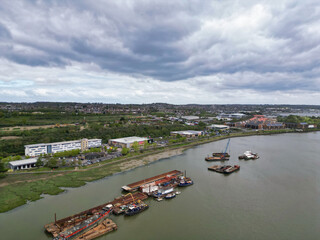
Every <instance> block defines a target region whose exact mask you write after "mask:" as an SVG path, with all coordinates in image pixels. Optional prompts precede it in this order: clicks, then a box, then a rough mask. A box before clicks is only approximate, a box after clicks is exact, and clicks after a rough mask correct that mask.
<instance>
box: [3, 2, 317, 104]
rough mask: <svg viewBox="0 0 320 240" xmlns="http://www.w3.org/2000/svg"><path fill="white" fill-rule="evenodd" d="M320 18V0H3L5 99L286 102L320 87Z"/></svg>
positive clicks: (315, 92)
mask: <svg viewBox="0 0 320 240" xmlns="http://www.w3.org/2000/svg"><path fill="white" fill-rule="evenodd" d="M319 26H320V7H319V5H318V3H317V1H313V0H307V1H305V2H303V3H301V2H300V1H268V2H261V3H257V2H256V1H241V2H239V1H231V0H230V1H229V0H226V1H204V0H201V1H200V0H193V1H182V0H177V1H164V0H162V1H152V2H150V1H146V0H145V1H144V0H136V1H125V0H118V1H100V0H96V1H91V2H88V1H77V2H71V1H67V0H66V1H54V0H52V1H9V0H4V1H2V4H1V5H0V59H1V63H2V64H1V66H0V70H2V71H0V87H1V89H4V90H3V91H4V92H3V94H4V95H2V97H0V98H1V99H0V100H2V101H6V99H7V96H11V95H10V91H9V90H5V89H6V88H10V87H12V86H15V87H16V88H17V90H19V91H22V92H24V91H25V89H26V88H27V89H28V91H26V92H25V95H21V94H20V95H19V98H18V99H20V100H21V101H24V100H28V101H34V100H46V99H50V100H52V101H54V100H59V101H60V100H64V99H66V98H67V99H71V100H72V98H73V99H80V101H81V100H83V99H86V100H88V101H96V100H101V101H103V102H107V101H114V102H130V99H131V100H132V101H135V102H153V100H152V96H151V95H149V92H151V93H152V94H154V96H157V99H159V100H160V101H161V99H163V101H167V102H174V103H178V102H179V103H183V102H190V101H194V102H201V103H208V102H207V101H206V100H205V98H204V99H201V98H199V97H192V91H194V92H200V93H203V94H209V95H208V96H210V98H209V99H211V100H212V101H215V102H220V103H223V101H226V98H225V97H224V94H225V95H226V96H229V93H230V92H234V93H239V94H240V95H242V98H243V93H246V92H250V94H251V96H256V97H257V99H256V101H262V102H263V101H266V103H267V102H271V101H274V97H272V96H279V95H281V96H283V98H281V101H284V102H286V101H285V99H286V98H288V99H289V98H290V97H289V96H291V95H290V94H298V95H299V96H303V94H306V95H308V94H317V93H318V92H319V90H320V89H319V83H320V82H319V81H320V80H319V67H318V66H319V63H320V62H319V60H320V59H319V56H320V46H319V44H320V27H319ZM141 81H142V82H144V81H147V82H144V83H143V84H140V83H141ZM119 83H121V84H119ZM134 85H137V86H139V89H134V88H133V86H134ZM162 85H163V86H162ZM101 86H103V87H102V88H101ZM106 86H108V87H106ZM154 86H157V87H156V88H154ZM164 86H170V88H167V87H164ZM97 87H98V88H99V89H97ZM126 88H128V90H126ZM101 89H104V91H102V90H101ZM191 90H192V91H191ZM55 91H58V93H57V92H55ZM95 91H96V94H93V95H94V96H91V94H92V93H93V92H95ZM157 91H159V92H157ZM106 92H108V93H106ZM213 92H215V93H217V92H218V93H219V94H213ZM5 93H6V94H7V95H6V94H5ZM31 93H32V94H33V96H31ZM80 93H81V94H82V96H83V97H79V94H80ZM289 93H290V94H289ZM123 94H125V97H122V95H123ZM260 94H263V95H264V96H268V98H261V97H260ZM26 96H27V97H26ZM212 96H214V97H212ZM148 97H149V98H148ZM219 97H221V99H220V98H219ZM231 99H233V100H234V101H236V102H238V100H239V99H240V96H239V97H238V98H235V97H232V98H231ZM278 99H279V100H278V101H280V98H279V97H278ZM305 99H307V98H305ZM251 100H252V99H251V98H250V97H249V96H245V99H244V100H243V99H242V100H241V101H244V102H243V103H245V102H251ZM154 101H156V99H154ZM301 101H302V100H301ZM310 101H311V100H310ZM281 103H283V102H281ZM301 103H307V102H305V100H303V101H302V102H301ZM308 103H312V102H308Z"/></svg>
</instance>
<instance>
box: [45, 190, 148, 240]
mask: <svg viewBox="0 0 320 240" xmlns="http://www.w3.org/2000/svg"><path fill="white" fill-rule="evenodd" d="M147 198H148V196H147V195H146V194H144V193H141V192H135V193H133V194H130V195H129V194H127V195H124V196H121V197H118V198H115V199H114V200H113V201H110V202H107V203H104V204H101V205H99V206H96V207H94V208H90V209H88V210H86V211H83V212H80V213H77V214H75V215H72V216H69V217H66V218H63V219H60V220H56V216H55V221H54V222H52V223H49V224H47V225H45V226H44V228H45V229H46V231H47V232H48V233H51V234H52V235H53V237H57V236H58V235H59V234H60V233H61V232H63V231H65V230H66V229H69V228H71V227H73V226H76V225H77V224H79V223H81V222H83V221H85V220H87V219H89V218H90V217H92V215H93V214H95V213H96V212H99V211H101V210H102V208H104V207H105V206H106V205H109V204H112V205H113V206H114V207H115V210H116V208H117V206H119V205H127V204H131V203H134V202H137V201H139V200H140V201H141V200H145V199H147Z"/></svg>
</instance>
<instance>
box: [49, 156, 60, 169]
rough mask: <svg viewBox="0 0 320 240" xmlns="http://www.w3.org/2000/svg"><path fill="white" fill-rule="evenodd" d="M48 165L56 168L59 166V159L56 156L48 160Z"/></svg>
mask: <svg viewBox="0 0 320 240" xmlns="http://www.w3.org/2000/svg"><path fill="white" fill-rule="evenodd" d="M47 166H48V167H49V168H56V167H58V161H57V159H56V158H50V159H49V160H48V163H47Z"/></svg>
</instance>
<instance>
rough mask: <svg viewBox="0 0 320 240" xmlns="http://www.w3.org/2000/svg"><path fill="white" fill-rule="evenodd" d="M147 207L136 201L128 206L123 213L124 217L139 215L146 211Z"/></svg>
mask: <svg viewBox="0 0 320 240" xmlns="http://www.w3.org/2000/svg"><path fill="white" fill-rule="evenodd" d="M148 208H149V206H148V205H147V204H145V203H144V202H142V201H138V202H136V203H134V204H130V205H129V206H128V209H127V210H126V211H125V213H124V214H125V215H126V216H133V215H136V214H138V213H141V212H142V211H144V210H146V209H148Z"/></svg>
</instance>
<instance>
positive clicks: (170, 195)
mask: <svg viewBox="0 0 320 240" xmlns="http://www.w3.org/2000/svg"><path fill="white" fill-rule="evenodd" d="M174 197H176V194H175V193H174V192H172V193H169V194H167V195H166V196H165V197H164V198H165V199H172V198H174Z"/></svg>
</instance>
